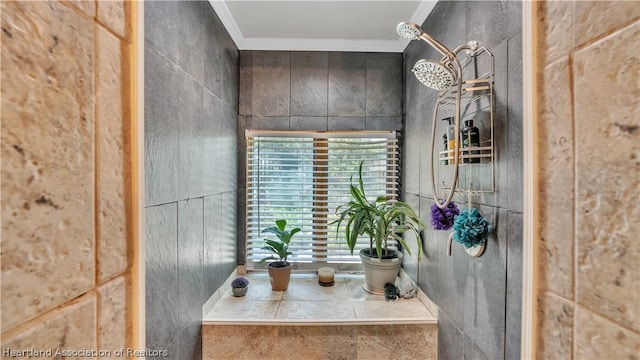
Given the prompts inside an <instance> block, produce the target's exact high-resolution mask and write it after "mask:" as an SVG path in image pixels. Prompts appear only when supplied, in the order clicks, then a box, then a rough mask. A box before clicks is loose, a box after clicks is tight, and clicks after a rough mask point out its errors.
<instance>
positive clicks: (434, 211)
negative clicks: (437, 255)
mask: <svg viewBox="0 0 640 360" xmlns="http://www.w3.org/2000/svg"><path fill="white" fill-rule="evenodd" d="M441 203H442V202H441ZM458 214H460V210H459V209H458V207H457V206H456V204H455V203H454V202H453V201H451V202H449V204H448V205H447V206H446V207H445V208H444V209H440V208H439V207H438V205H436V204H433V205H431V225H433V228H434V229H436V230H449V229H451V227H452V226H453V219H454V218H455V217H456V216H457V215H458Z"/></svg>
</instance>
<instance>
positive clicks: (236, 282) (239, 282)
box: [231, 276, 249, 289]
mask: <svg viewBox="0 0 640 360" xmlns="http://www.w3.org/2000/svg"><path fill="white" fill-rule="evenodd" d="M247 286H249V280H248V279H247V278H246V277H244V276H238V277H237V278H235V279H233V281H232V282H231V287H232V288H234V289H242V288H246V287H247Z"/></svg>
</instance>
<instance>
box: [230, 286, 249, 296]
mask: <svg viewBox="0 0 640 360" xmlns="http://www.w3.org/2000/svg"><path fill="white" fill-rule="evenodd" d="M247 289H249V287H243V288H231V292H232V293H233V296H235V297H240V296H245V295H246V294H247Z"/></svg>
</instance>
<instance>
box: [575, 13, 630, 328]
mask: <svg viewBox="0 0 640 360" xmlns="http://www.w3.org/2000/svg"><path fill="white" fill-rule="evenodd" d="M638 38H640V22H637V23H635V24H634V25H632V26H629V27H627V28H625V29H624V30H621V31H619V32H616V33H614V34H612V35H611V36H609V37H607V38H605V39H603V40H602V41H599V42H597V43H595V44H593V45H591V46H589V47H587V48H585V49H583V50H580V51H578V52H576V54H575V58H574V73H573V77H574V83H575V87H574V98H575V116H576V126H575V129H576V130H575V131H576V163H577V165H576V169H577V173H576V177H577V179H576V186H577V188H576V196H577V201H576V205H577V209H576V217H577V219H576V239H577V251H576V255H577V257H578V258H577V259H576V260H577V279H576V282H577V295H576V296H577V302H578V303H579V304H580V305H583V306H585V307H587V308H589V309H591V310H592V311H594V312H596V313H598V314H601V315H603V316H604V317H606V318H608V319H610V320H613V321H615V322H617V323H618V324H621V325H623V326H625V327H627V328H630V329H633V330H634V331H637V332H640V282H639V281H638V279H639V278H640V262H639V261H638V259H639V258H640V243H639V242H638V241H637V238H638V233H640V223H639V222H638V221H637V219H639V218H640V193H639V192H638V187H639V186H640V180H639V179H638V177H637V176H630V174H633V173H635V174H638V171H639V170H640V161H638V154H640V130H639V128H640V122H639V121H638V119H640V96H638V95H639V94H640V82H638V81H632V82H630V81H629V79H630V78H634V79H637V78H638V76H640V53H638V51H636V50H637V49H633V48H632V47H630V46H629V44H630V43H632V42H634V41H637V39H638ZM603 93H606V94H607V97H603V96H602V94H603Z"/></svg>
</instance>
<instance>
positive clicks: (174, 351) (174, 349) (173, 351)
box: [161, 334, 182, 360]
mask: <svg viewBox="0 0 640 360" xmlns="http://www.w3.org/2000/svg"><path fill="white" fill-rule="evenodd" d="M161 349H163V350H167V356H166V357H164V359H166V360H180V359H182V358H181V357H180V353H179V352H178V335H177V334H176V336H175V337H174V338H173V340H171V341H170V342H168V343H166V344H163V345H162V347H161Z"/></svg>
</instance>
